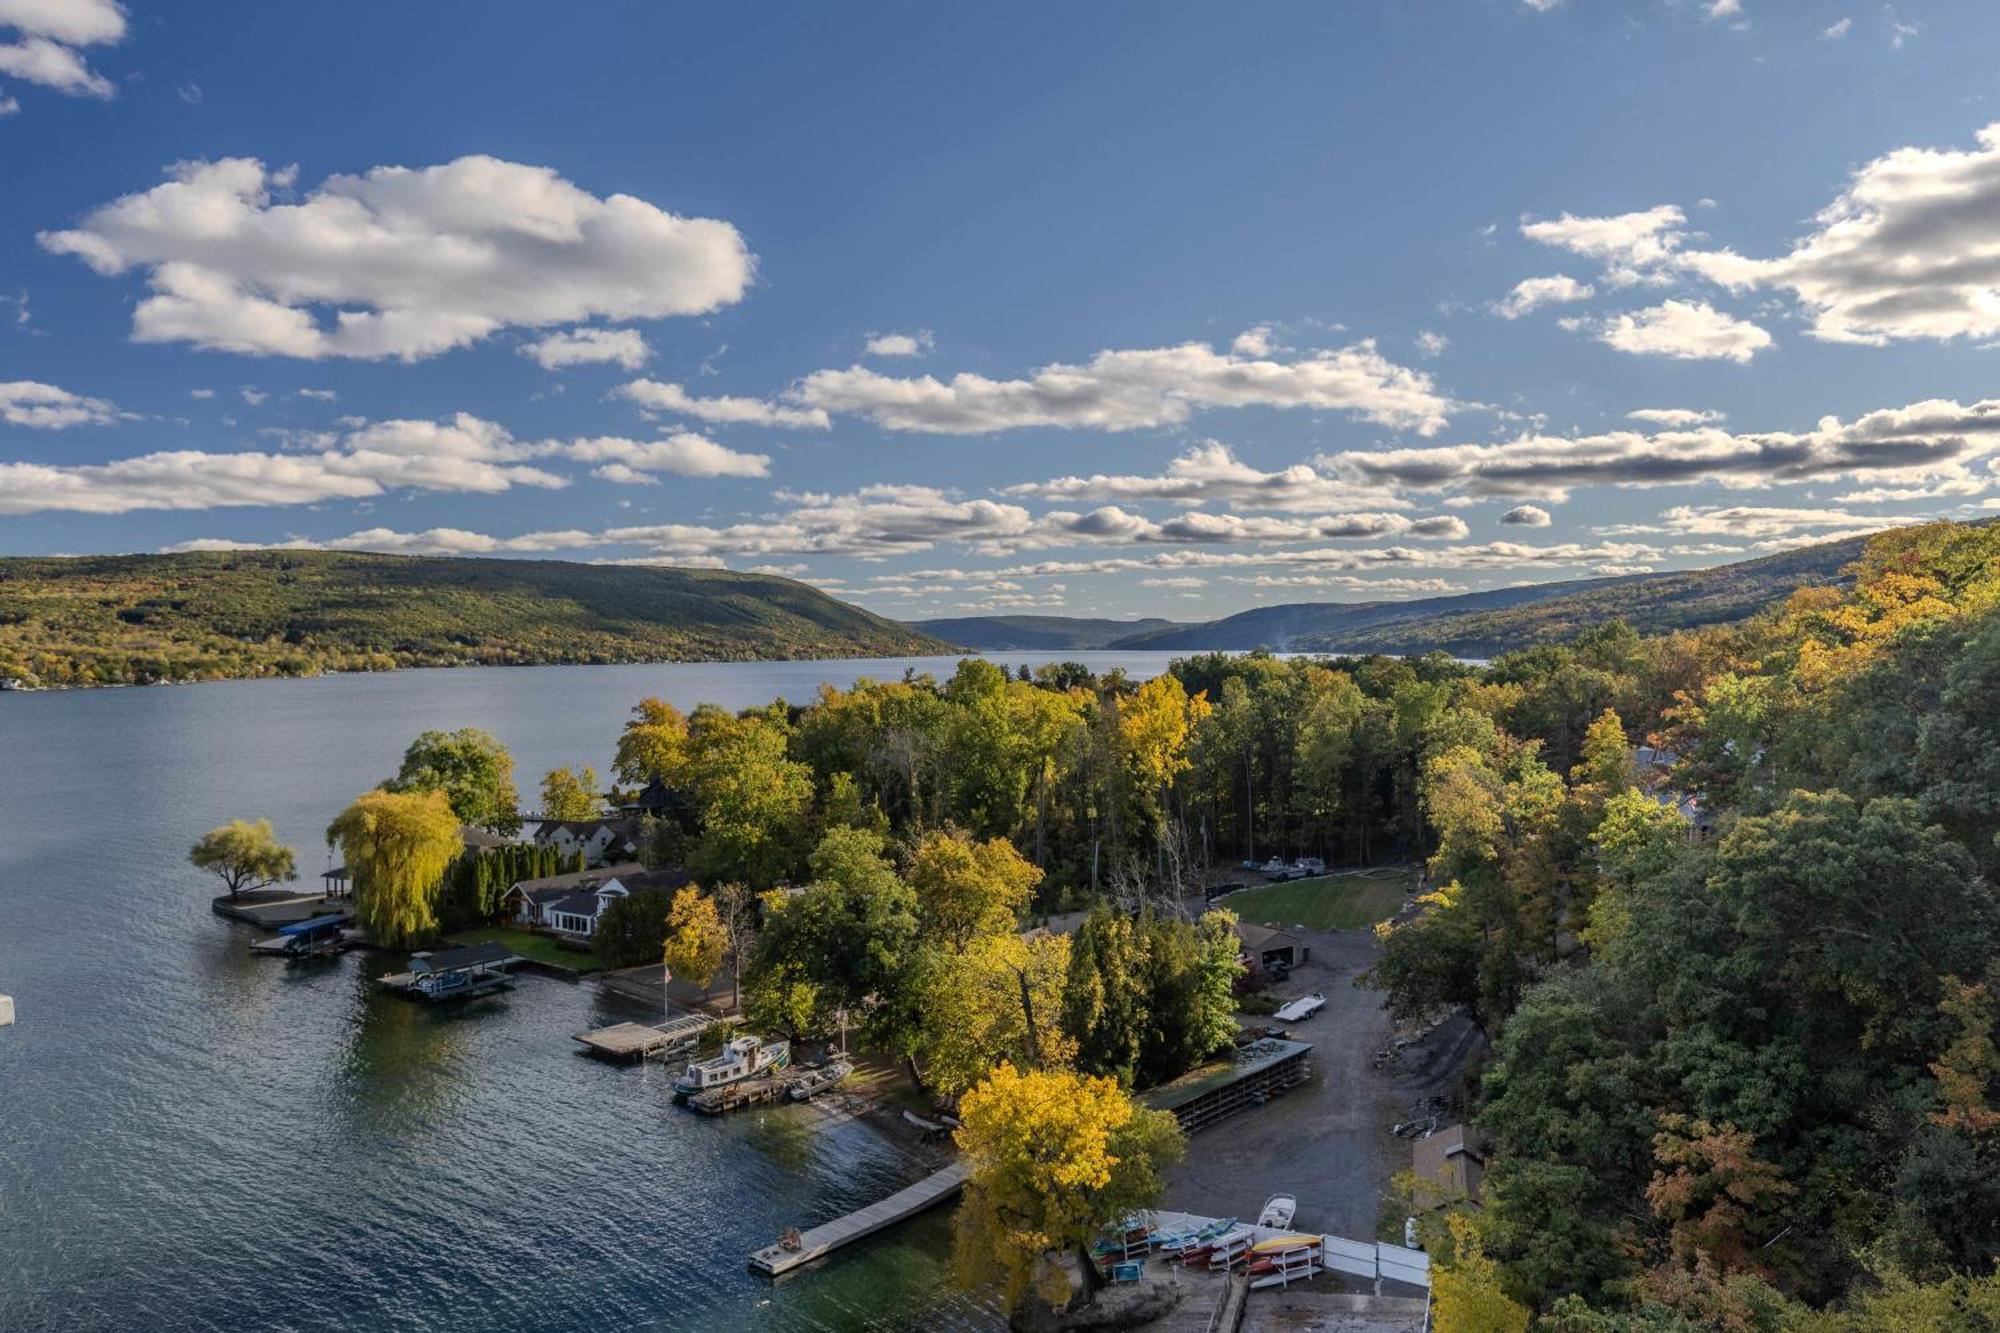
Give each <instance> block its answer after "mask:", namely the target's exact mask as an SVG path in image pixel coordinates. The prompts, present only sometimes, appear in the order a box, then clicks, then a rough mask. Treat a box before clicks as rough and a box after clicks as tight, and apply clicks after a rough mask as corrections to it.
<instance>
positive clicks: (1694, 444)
mask: <svg viewBox="0 0 2000 1333" xmlns="http://www.w3.org/2000/svg"><path fill="white" fill-rule="evenodd" d="M1996 447H2000V400H1993V399H1989V400H1986V401H1983V402H1977V403H1973V404H1971V405H1970V406H1965V405H1961V404H1959V403H1956V402H1952V401H1951V400H1949V399H1931V400H1927V401H1925V402H1920V403H1912V404H1910V405H1909V406H1907V407H1900V408H1888V409H1883V410H1880V411H1875V412H1869V413H1866V414H1864V415H1862V416H1859V417H1857V418H1855V419H1854V420H1853V421H1848V422H1843V421H1841V420H1840V419H1839V418H1837V417H1831V416H1829V417H1824V418H1822V419H1821V420H1820V421H1819V423H1818V424H1817V425H1816V426H1815V427H1814V428H1813V429H1812V430H1810V431H1804V432H1790V431H1760V432H1738V433H1732V432H1729V431H1725V430H1722V429H1719V428H1717V427H1713V426H1710V427H1700V428H1693V429H1682V430H1663V431H1659V432H1657V433H1654V434H1646V433H1644V432H1641V431H1637V430H1620V431H1608V432H1604V433H1601V434H1596V435H1584V436H1574V437H1567V436H1556V435H1544V434H1526V435H1522V436H1519V437H1517V438H1515V439H1513V440H1509V441H1507V442H1504V443H1501V444H1454V445H1441V446H1437V447H1434V448H1423V449H1388V450H1374V451H1367V450H1356V451H1349V452H1345V453H1340V454H1334V455H1331V456H1326V457H1322V458H1321V459H1319V460H1318V462H1319V464H1320V466H1321V467H1322V468H1323V469H1325V470H1327V471H1330V472H1331V473H1333V474H1334V475H1336V476H1339V477H1343V478H1346V479H1347V480H1349V481H1352V482H1354V483H1355V484H1357V485H1371V486H1395V487H1399V488H1404V489H1412V490H1440V489H1455V490H1462V491H1465V492H1467V493H1469V494H1473V495H1500V496H1506V495H1511V496H1520V497H1523V498H1537V499H1555V500H1560V499H1563V498H1565V497H1566V496H1567V495H1568V493H1569V490H1570V488H1571V487H1574V486H1599V485H1609V486H1675V485H1686V484H1690V483H1694V482H1704V481H1707V482H1719V483H1721V484H1723V485H1725V486H1736V487H1752V486H1763V485H1771V484H1774V483H1790V482H1806V481H1817V480H1827V479H1831V478H1835V477H1870V478H1873V479H1875V480H1877V481H1879V482H1882V483H1885V484H1887V483H1906V482H1915V481H1923V480H1930V479H1936V478H1945V479H1951V478H1959V477H1963V476H1965V475H1967V467H1968V465H1969V464H1970V463H1972V462H1974V461H1977V460H1979V459H1981V458H1985V457H1987V456H1989V455H1991V454H1992V453H1993V452H1994V450H1995V448H1996Z"/></svg>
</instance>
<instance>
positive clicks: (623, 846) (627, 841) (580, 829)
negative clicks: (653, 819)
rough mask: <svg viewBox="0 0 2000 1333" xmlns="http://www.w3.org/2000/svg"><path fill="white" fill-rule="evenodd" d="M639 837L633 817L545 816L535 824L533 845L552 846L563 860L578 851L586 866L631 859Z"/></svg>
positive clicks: (636, 853)
mask: <svg viewBox="0 0 2000 1333" xmlns="http://www.w3.org/2000/svg"><path fill="white" fill-rule="evenodd" d="M640 837H641V834H640V830H639V821H638V820H636V819H545V820H543V821H542V822H541V823H540V824H538V825H536V826H535V845H536V846H537V847H553V848H555V849H556V852H557V854H558V855H560V856H561V857H562V859H563V860H565V861H567V860H569V859H570V858H572V857H574V856H576V855H578V854H579V853H580V854H581V855H582V856H583V862H584V864H585V865H590V866H601V865H606V864H609V863H614V862H625V861H630V860H632V859H633V858H634V857H636V856H638V854H639V840H640Z"/></svg>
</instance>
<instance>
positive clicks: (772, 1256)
mask: <svg viewBox="0 0 2000 1333" xmlns="http://www.w3.org/2000/svg"><path fill="white" fill-rule="evenodd" d="M964 1188H965V1167H964V1166H963V1165H962V1164H960V1163H958V1162H953V1163H952V1164H951V1165H950V1166H948V1167H946V1168H944V1170H942V1171H938V1172H935V1173H933V1174H931V1175H928V1176H925V1177H924V1178H923V1179H922V1180H919V1181H918V1182H917V1183H916V1184H914V1185H911V1186H909V1187H908V1188H907V1189H900V1190H897V1191H896V1192H895V1193H894V1194H891V1195H890V1196H889V1197H888V1198H886V1199H883V1200H880V1201H879V1202H876V1203H871V1204H869V1205H868V1206H867V1207H866V1208H862V1209H860V1210H858V1211H856V1212H852V1213H849V1214H848V1215H847V1216H845V1217H839V1218H835V1219H834V1220H833V1221H831V1222H828V1223H826V1224H825V1225H823V1226H816V1227H812V1228H810V1229H808V1230H806V1231H802V1232H800V1233H798V1234H797V1235H796V1236H787V1237H786V1240H785V1241H780V1242H779V1243H778V1244H776V1245H767V1246H765V1247H764V1248H763V1249H761V1250H759V1251H757V1252H756V1253H755V1254H753V1255H751V1256H750V1267H751V1268H752V1269H754V1270H755V1271H757V1272H759V1273H763V1274H765V1275H766V1276H769V1277H779V1276H781V1275H783V1274H785V1273H789V1272H791V1271H792V1270H793V1269H794V1268H797V1267H799V1266H800V1265H802V1264H809V1263H811V1262H812V1261H813V1260H815V1259H819V1258H823V1257H824V1256H826V1255H829V1254H831V1253H833V1252H834V1251H835V1250H837V1249H839V1248H840V1247H841V1246H843V1245H851V1244H853V1243H854V1242H855V1241H857V1240H860V1239H861V1238H862V1237H864V1236H872V1235H874V1234H875V1233H876V1232H878V1231H880V1230H882V1229H883V1228H884V1227H889V1226H894V1225H895V1224H896V1223H898V1222H901V1221H903V1220H904V1219H906V1218H911V1217H915V1216H916V1215H917V1214H918V1213H922V1212H928V1211H929V1210H930V1209H932V1208H935V1207H937V1206H938V1205H939V1204H941V1203H944V1202H945V1201H946V1200H948V1199H952V1198H955V1197H957V1195H958V1192H959V1191H960V1190H962V1189H964ZM787 1241H793V1242H796V1243H793V1244H788V1243H787Z"/></svg>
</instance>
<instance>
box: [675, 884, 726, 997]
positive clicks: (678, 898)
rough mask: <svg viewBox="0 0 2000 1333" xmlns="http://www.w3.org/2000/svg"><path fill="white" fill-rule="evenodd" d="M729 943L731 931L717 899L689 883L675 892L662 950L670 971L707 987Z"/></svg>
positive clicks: (704, 987)
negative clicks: (727, 926) (717, 908)
mask: <svg viewBox="0 0 2000 1333" xmlns="http://www.w3.org/2000/svg"><path fill="white" fill-rule="evenodd" d="M728 947H729V935H728V932H727V931H725V930H724V929H723V926H722V917H721V915H720V914H719V913H718V912H717V911H716V909H715V901H714V899H712V898H709V897H707V896H706V895H704V894H703V893H702V891H701V890H700V889H698V888H696V887H695V886H694V885H692V884H689V885H687V886H685V887H683V888H681V889H679V890H678V891H676V892H675V894H674V900H673V903H672V905H671V906H669V907H668V908H667V939H666V946H665V949H664V951H663V954H662V961H664V962H665V963H666V966H667V971H669V972H670V973H672V974H673V975H674V976H677V977H681V978H683V979H684V980H686V981H688V982H690V983H692V984H693V985H695V986H698V987H700V988H701V989H702V990H703V991H706V990H707V989H708V983H709V982H711V981H713V980H714V979H715V974H716V972H717V971H718V970H720V968H721V967H722V955H723V953H724V951H725V950H727V949H728Z"/></svg>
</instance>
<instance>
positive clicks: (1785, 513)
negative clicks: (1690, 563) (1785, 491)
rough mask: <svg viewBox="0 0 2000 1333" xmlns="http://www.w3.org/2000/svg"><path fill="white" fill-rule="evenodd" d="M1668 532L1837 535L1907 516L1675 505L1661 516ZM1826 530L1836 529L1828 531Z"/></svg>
mask: <svg viewBox="0 0 2000 1333" xmlns="http://www.w3.org/2000/svg"><path fill="white" fill-rule="evenodd" d="M1660 521H1661V523H1662V524H1663V525H1664V526H1665V528H1666V529H1667V530H1668V531H1671V532H1681V533H1691V534H1699V535H1704V536H1715V537H1742V538H1754V537H1789V536H1792V535H1793V534H1794V533H1799V532H1814V533H1818V534H1820V535H1822V536H1839V535H1842V534H1844V533H1849V532H1855V533H1859V532H1879V531H1881V530H1882V529H1883V528H1892V527H1895V526H1897V525H1898V524H1899V523H1904V522H1907V521H1908V520H1906V519H1899V518H1890V517H1885V516H1884V515H1881V514H1855V513H1850V512H1849V511H1847V510H1845V509H1798V508H1786V507H1784V506H1780V505H1728V506H1722V505H1708V506H1694V505H1676V506H1675V507H1674V508H1672V509H1669V510H1666V511H1665V512H1664V513H1662V514H1661V515H1660ZM1828 529H1837V530H1838V531H1836V532H1831V533H1829V532H1828V531H1827V530H1828Z"/></svg>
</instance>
